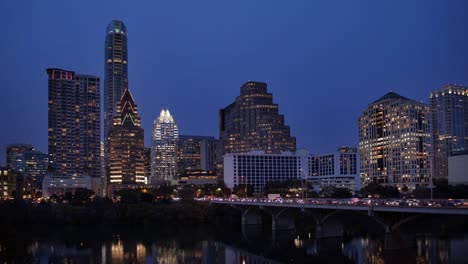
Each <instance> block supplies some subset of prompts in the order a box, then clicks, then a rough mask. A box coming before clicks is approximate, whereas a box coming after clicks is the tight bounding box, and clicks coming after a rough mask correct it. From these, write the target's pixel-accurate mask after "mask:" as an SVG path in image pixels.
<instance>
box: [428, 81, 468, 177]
mask: <svg viewBox="0 0 468 264" xmlns="http://www.w3.org/2000/svg"><path fill="white" fill-rule="evenodd" d="M430 101H431V114H432V131H433V137H434V138H433V141H434V177H445V178H446V177H448V157H449V156H451V155H452V154H455V153H457V152H464V151H468V87H464V86H460V85H446V86H444V87H442V89H440V90H438V91H433V92H432V93H431V96H430Z"/></svg>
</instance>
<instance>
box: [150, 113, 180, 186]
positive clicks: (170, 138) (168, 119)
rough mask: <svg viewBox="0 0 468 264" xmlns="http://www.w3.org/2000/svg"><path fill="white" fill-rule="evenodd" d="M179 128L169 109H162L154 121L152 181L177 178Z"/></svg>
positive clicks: (168, 180) (167, 180) (169, 180)
mask: <svg viewBox="0 0 468 264" xmlns="http://www.w3.org/2000/svg"><path fill="white" fill-rule="evenodd" d="M178 138H179V129H178V128H177V124H176V122H175V120H174V118H173V117H172V115H171V113H170V112H169V110H165V109H162V110H161V113H160V114H159V116H158V118H157V119H156V120H155V121H154V125H153V135H152V144H151V182H152V183H154V182H158V181H166V182H171V181H173V180H176V179H177V139H178Z"/></svg>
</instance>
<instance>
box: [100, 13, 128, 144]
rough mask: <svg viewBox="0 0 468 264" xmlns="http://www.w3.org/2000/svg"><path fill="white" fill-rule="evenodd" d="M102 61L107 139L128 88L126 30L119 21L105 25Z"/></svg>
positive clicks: (105, 133)
mask: <svg viewBox="0 0 468 264" xmlns="http://www.w3.org/2000/svg"><path fill="white" fill-rule="evenodd" d="M104 53H105V58H104V59H105V61H104V64H105V65H104V74H105V77H104V138H106V137H107V134H108V133H109V130H110V128H111V127H112V122H113V118H114V115H116V114H117V104H118V103H119V102H120V99H121V98H122V94H123V92H124V91H125V90H126V89H127V88H128V50H127V28H126V27H125V25H124V23H123V22H122V21H119V20H113V21H112V22H110V23H109V25H107V30H106V43H105V51H104Z"/></svg>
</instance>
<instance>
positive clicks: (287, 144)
mask: <svg viewBox="0 0 468 264" xmlns="http://www.w3.org/2000/svg"><path fill="white" fill-rule="evenodd" d="M240 92H241V94H240V96H238V97H237V98H236V101H235V102H233V103H232V104H230V105H229V106H227V107H226V108H224V109H221V110H220V141H221V144H222V148H223V154H226V153H241V152H249V151H255V150H262V151H265V152H266V153H281V152H284V151H295V150H296V138H295V137H292V136H291V135H290V129H289V126H286V125H285V124H284V116H283V115H281V114H279V110H278V105H277V104H274V103H273V95H272V94H271V93H268V92H267V84H266V83H263V82H253V81H248V82H246V83H245V84H244V85H242V86H241V88H240Z"/></svg>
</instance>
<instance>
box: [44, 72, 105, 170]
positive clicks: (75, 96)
mask: <svg viewBox="0 0 468 264" xmlns="http://www.w3.org/2000/svg"><path fill="white" fill-rule="evenodd" d="M47 74H48V78H49V80H48V83H49V111H48V114H49V135H48V146H49V162H50V167H51V171H52V172H53V173H54V174H55V175H57V176H67V177H71V176H74V175H75V176H76V175H88V176H91V177H93V178H99V177H101V169H100V166H101V161H100V141H99V139H100V136H101V125H100V111H101V108H100V80H99V77H96V76H89V75H78V74H75V72H73V71H67V70H62V69H55V68H49V69H47Z"/></svg>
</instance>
